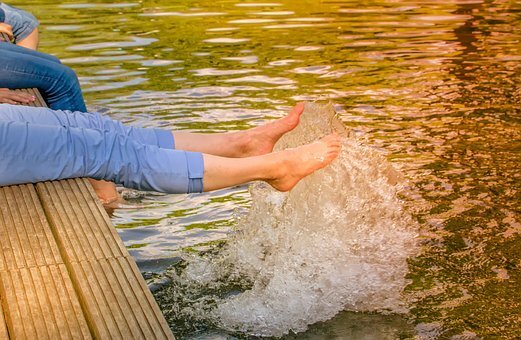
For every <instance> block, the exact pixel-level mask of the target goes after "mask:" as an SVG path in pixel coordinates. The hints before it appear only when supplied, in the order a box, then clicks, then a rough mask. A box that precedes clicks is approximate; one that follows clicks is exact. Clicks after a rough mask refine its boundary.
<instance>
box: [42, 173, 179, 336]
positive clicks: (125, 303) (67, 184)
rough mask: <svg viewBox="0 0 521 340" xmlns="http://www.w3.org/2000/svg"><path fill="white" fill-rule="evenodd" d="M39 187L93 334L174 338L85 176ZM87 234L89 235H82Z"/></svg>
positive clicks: (45, 183) (46, 183)
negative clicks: (95, 248)
mask: <svg viewBox="0 0 521 340" xmlns="http://www.w3.org/2000/svg"><path fill="white" fill-rule="evenodd" d="M37 192H38V194H39V195H40V197H41V200H42V202H43V206H44V210H45V212H46V215H47V218H48V219H49V221H50V224H51V226H52V227H53V229H54V233H55V235H56V237H57V239H58V240H63V241H64V242H63V244H64V246H63V247H61V250H62V254H63V257H64V259H65V261H66V262H67V265H68V266H69V270H70V272H71V277H72V280H73V283H74V284H75V285H76V286H77V287H79V289H78V291H79V293H78V295H79V296H80V301H81V304H82V306H83V309H84V311H85V313H86V317H87V319H88V320H93V321H92V322H90V321H89V323H90V324H91V327H92V328H93V332H94V334H95V336H96V337H99V338H105V337H110V338H146V339H173V338H174V337H173V334H172V332H171V330H170V328H169V327H168V324H167V322H166V320H165V318H164V316H163V314H162V313H161V310H160V309H159V307H158V306H157V303H156V302H155V300H154V297H153V296H152V294H151V292H150V290H149V289H148V286H147V285H146V283H145V281H144V279H143V277H142V276H141V273H140V272H139V270H138V268H137V266H136V264H135V262H134V260H133V259H132V258H131V256H130V254H129V253H128V251H127V250H126V248H125V247H124V245H123V242H122V241H121V239H120V238H119V236H118V234H117V232H116V230H115V228H114V227H112V225H111V224H110V220H109V219H108V217H106V213H105V212H104V209H103V207H102V206H101V204H100V202H99V200H97V198H95V196H94V195H95V194H94V192H93V191H92V189H91V187H90V184H89V183H88V182H87V181H86V180H84V179H74V180H67V181H54V182H44V183H38V184H37ZM67 204H72V206H73V207H67ZM87 216H89V218H86V217H87ZM75 225H76V227H74V226H75ZM78 225H80V226H81V227H78ZM85 238H90V241H89V242H86V241H85V240H82V239H85ZM89 246H91V247H98V248H99V251H97V252H96V251H94V249H88V247H89ZM128 311H132V313H129V312H128ZM94 320H96V322H94Z"/></svg>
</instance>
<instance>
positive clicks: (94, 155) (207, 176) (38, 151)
mask: <svg viewBox="0 0 521 340" xmlns="http://www.w3.org/2000/svg"><path fill="white" fill-rule="evenodd" d="M339 149H340V141H339V138H338V136H336V135H329V136H326V137H325V138H323V139H322V140H320V141H318V142H315V143H312V144H308V145H305V146H302V147H299V148H295V149H289V150H285V151H281V152H277V153H272V154H267V155H262V156H255V157H249V158H236V159H234V158H224V157H219V156H212V155H203V154H201V153H197V152H186V151H180V150H168V149H162V148H158V147H156V146H151V145H143V144H139V143H136V142H135V141H133V140H131V139H129V138H128V137H126V136H123V135H119V134H111V133H109V132H103V131H99V130H89V129H80V128H66V127H59V126H42V125H35V124H29V123H20V122H1V121H0V154H2V161H1V162H0V186H1V185H13V184H20V183H28V182H39V181H47V180H57V179H65V178H74V177H91V178H96V179H104V180H110V181H114V182H116V183H120V184H123V185H124V186H126V187H129V188H135V189H139V190H155V191H162V192H167V193H185V192H200V191H202V190H204V191H210V190H215V189H219V188H224V187H228V186H233V185H238V184H242V183H245V182H249V181H251V180H264V181H266V182H268V183H269V184H270V185H272V186H273V187H274V188H276V189H278V190H281V191H287V190H290V189H291V188H292V187H293V186H294V185H295V184H296V183H297V182H298V181H299V180H300V179H302V178H303V177H305V176H307V175H309V174H310V173H312V172H313V171H315V170H318V169H320V168H322V167H324V166H326V165H327V164H329V163H330V162H331V161H332V160H333V159H334V158H335V157H336V156H337V155H338V152H339ZM21 155H22V156H21ZM203 177H204V179H203Z"/></svg>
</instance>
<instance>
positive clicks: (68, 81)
mask: <svg viewBox="0 0 521 340" xmlns="http://www.w3.org/2000/svg"><path fill="white" fill-rule="evenodd" d="M61 78H62V81H63V82H64V83H63V85H64V86H67V87H70V86H76V85H77V84H78V76H77V75H76V72H74V71H73V70H72V69H71V68H70V67H68V66H65V65H63V67H62V74H61Z"/></svg>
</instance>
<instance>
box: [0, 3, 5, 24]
mask: <svg viewBox="0 0 521 340" xmlns="http://www.w3.org/2000/svg"><path fill="white" fill-rule="evenodd" d="M4 21H5V12H4V10H3V9H2V8H1V7H0V22H4Z"/></svg>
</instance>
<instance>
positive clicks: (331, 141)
mask: <svg viewBox="0 0 521 340" xmlns="http://www.w3.org/2000/svg"><path fill="white" fill-rule="evenodd" d="M339 151H340V139H339V137H338V135H336V134H331V135H328V136H326V137H324V138H322V139H321V140H319V141H316V142H314V143H311V144H307V145H303V146H300V147H298V148H294V149H287V150H284V151H279V152H274V153H269V154H264V155H260V156H253V157H246V158H225V157H219V156H213V155H204V165H205V166H204V168H205V170H204V191H211V190H216V189H221V188H226V187H230V186H234V185H237V184H242V183H246V182H250V181H254V180H261V181H265V182H267V183H268V184H270V185H271V186H272V187H274V188H275V189H277V190H279V191H289V190H291V189H292V188H293V187H294V186H295V185H296V184H297V183H298V182H299V181H300V180H301V179H302V178H304V177H306V176H308V175H309V174H311V173H313V172H314V171H316V170H318V169H321V168H323V167H325V166H327V165H328V164H330V163H331V162H332V161H333V160H334V159H335V158H336V157H337V156H338V153H339Z"/></svg>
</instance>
